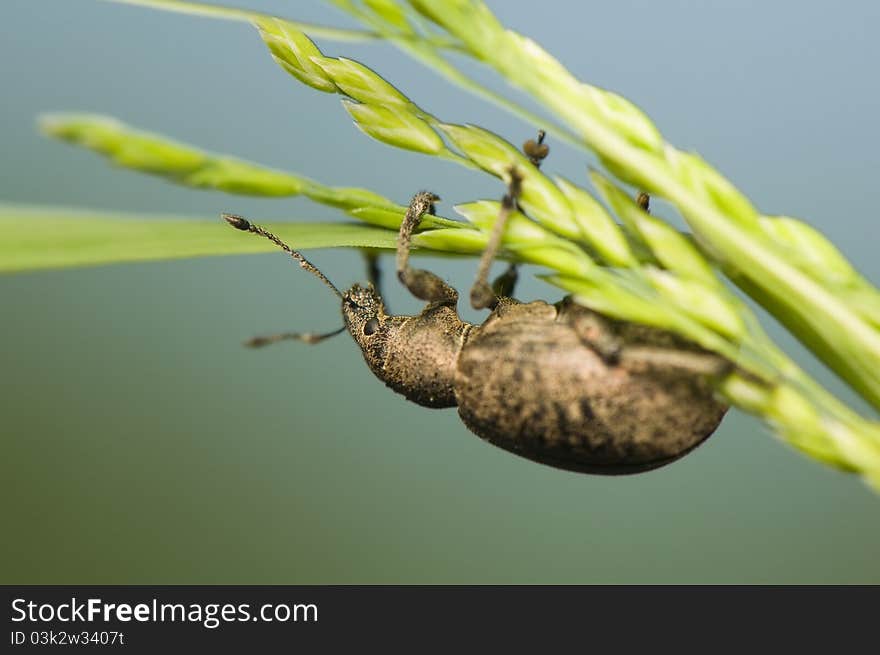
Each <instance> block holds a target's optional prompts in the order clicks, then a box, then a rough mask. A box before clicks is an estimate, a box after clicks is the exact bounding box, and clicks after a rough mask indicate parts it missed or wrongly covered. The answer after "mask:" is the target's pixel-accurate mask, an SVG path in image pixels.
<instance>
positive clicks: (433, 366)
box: [223, 141, 728, 474]
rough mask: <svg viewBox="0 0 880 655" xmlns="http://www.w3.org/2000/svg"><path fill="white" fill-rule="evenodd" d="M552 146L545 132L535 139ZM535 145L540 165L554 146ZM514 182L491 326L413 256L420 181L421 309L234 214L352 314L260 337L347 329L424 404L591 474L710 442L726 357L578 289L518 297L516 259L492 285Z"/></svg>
mask: <svg viewBox="0 0 880 655" xmlns="http://www.w3.org/2000/svg"><path fill="white" fill-rule="evenodd" d="M535 145H536V146H537V145H540V141H539V142H538V143H537V144H535ZM532 150H534V153H533V154H535V155H538V156H536V158H535V159H536V161H534V162H533V163H535V164H536V165H537V164H539V163H540V160H541V159H542V158H543V156H546V152H545V151H544V149H543V148H542V149H536V148H532ZM519 183H520V178H519V175H518V174H517V173H516V171H511V184H510V189H509V191H508V194H507V195H506V196H505V197H504V201H503V202H502V208H501V213H500V215H499V218H498V220H497V221H496V225H495V229H494V230H493V234H492V236H491V237H490V239H489V245H488V246H487V248H486V251H485V252H484V253H483V257H482V259H481V262H480V267H479V272H478V275H477V281H476V283H475V284H474V287H473V289H472V291H471V303H472V305H473V306H474V307H475V308H477V309H480V308H489V309H491V313H490V314H489V316H488V318H487V319H486V320H485V322H484V323H483V324H482V325H474V324H471V323H467V322H465V321H463V320H462V319H461V318H460V317H459V315H458V312H457V309H456V307H457V302H458V292H457V291H456V290H455V289H454V288H452V287H451V286H449V285H448V284H446V282H444V281H443V280H442V279H441V278H440V277H438V276H437V275H435V274H433V273H431V272H429V271H424V270H418V269H413V268H412V267H410V264H409V255H410V243H411V236H412V233H413V230H414V229H415V228H416V227H417V226H418V224H419V221H420V220H421V217H422V215H423V214H425V213H429V212H431V213H432V212H433V204H434V202H435V201H436V200H439V198H438V197H437V196H435V195H434V194H432V193H429V192H424V191H423V192H420V193H417V194H416V195H415V196H414V197H413V199H412V201H411V203H410V206H409V209H408V211H407V213H406V217H405V218H404V220H403V223H402V224H401V226H400V232H399V235H398V240H397V274H398V278H399V279H400V281H401V282H402V283H403V284H404V286H406V288H407V289H409V291H410V292H411V293H412V294H413V295H414V296H416V297H417V298H420V299H422V300H425V301H427V302H428V305H427V306H426V307H425V309H424V310H423V311H422V312H421V313H420V314H418V315H417V316H393V315H389V314H387V313H386V311H385V305H384V303H383V301H382V297H381V295H380V294H379V292H378V291H377V289H376V287H375V286H374V284H373V283H372V282H371V283H369V284H368V285H367V286H366V287H362V286H360V285H357V284H356V285H354V286H353V287H352V288H351V289H349V290H348V291H346V292H345V293H341V292H340V291H339V290H338V289H337V288H336V287H335V286H334V285H333V284H332V283H331V282H330V281H329V280H328V279H327V278H326V277H325V276H324V275H323V274H322V273H321V272H320V271H319V270H318V269H317V268H316V267H315V266H313V265H312V264H311V263H309V262H308V261H307V260H306V259H305V258H304V257H303V256H302V255H301V254H300V253H298V252H297V251H295V250H293V249H291V248H290V247H288V246H287V245H285V244H284V243H283V242H281V241H280V240H279V239H278V238H277V237H275V236H274V235H272V234H270V233H268V232H266V231H265V230H263V229H262V228H260V227H258V226H256V225H253V224H252V223H250V222H249V221H248V220H246V219H244V218H242V217H240V216H233V215H229V214H224V215H223V216H224V218H225V219H226V221H227V222H228V223H229V224H230V225H232V226H233V227H235V228H237V229H239V230H244V231H247V232H252V233H254V234H258V235H261V236H264V237H266V238H269V239H270V240H272V241H273V242H274V243H276V244H277V245H279V246H280V247H281V248H283V249H284V250H285V251H286V252H287V253H289V254H290V255H291V256H292V257H294V258H295V259H297V260H298V261H299V263H300V265H301V266H302V267H303V268H305V269H306V270H308V271H310V272H311V273H313V274H314V275H316V276H317V277H318V278H320V279H321V280H322V281H323V282H324V283H325V284H326V285H327V286H329V287H330V288H331V289H332V290H333V291H334V293H335V294H336V295H337V296H338V297H339V298H340V299H341V301H342V315H343V318H344V326H343V327H341V328H339V329H338V330H336V331H333V332H330V333H327V334H312V333H305V334H300V333H284V334H278V335H273V336H270V337H259V338H257V339H252V340H251V341H250V342H249V343H250V345H254V346H260V345H264V344H268V343H273V342H276V341H280V340H284V339H297V340H300V341H306V342H309V343H317V342H318V341H321V340H323V339H325V338H327V337H330V336H333V335H335V334H339V333H340V332H342V331H344V330H346V329H347V330H348V332H349V333H350V334H351V336H352V338H353V339H354V340H355V342H356V343H357V345H358V346H359V347H360V349H361V352H362V353H363V356H364V359H365V360H366V362H367V365H368V366H369V367H370V369H371V370H372V371H373V373H374V374H375V375H376V377H378V378H379V379H380V380H382V381H383V382H384V383H385V384H386V385H388V386H389V387H391V388H392V389H393V390H394V391H397V392H398V393H400V394H403V395H404V396H405V397H406V398H407V399H409V400H411V401H413V402H415V403H418V404H419V405H422V406H424V407H434V408H443V407H458V413H459V416H460V417H461V419H462V421H463V422H464V424H465V425H466V426H467V427H468V428H469V429H470V430H471V431H473V432H474V433H475V434H477V435H479V436H480V437H482V438H483V439H485V440H486V441H488V442H490V443H492V444H494V445H496V446H499V447H501V448H503V449H505V450H508V451H510V452H513V453H515V454H517V455H520V456H522V457H526V458H528V459H531V460H534V461H537V462H541V463H544V464H549V465H551V466H555V467H558V468H561V469H567V470H570V471H578V472H583V473H601V474H624V473H638V472H641V471H647V470H650V469H654V468H657V467H660V466H663V465H665V464H668V463H670V462H672V461H674V460H676V459H678V458H680V457H682V456H683V455H685V454H686V453H688V452H689V451H691V450H692V449H693V448H695V447H696V446H698V445H699V444H700V443H701V442H703V441H704V440H705V439H706V438H707V437H709V435H711V434H712V432H713V431H714V430H715V428H716V427H717V426H718V424H719V423H720V421H721V419H722V418H723V416H724V413H725V412H726V410H727V407H726V406H725V405H723V404H722V403H721V402H719V401H718V400H716V398H715V397H714V395H713V392H712V386H711V383H710V379H711V377H712V376H715V375H718V374H720V373H722V372H723V371H724V370H726V369H727V366H728V364H727V362H726V360H723V359H721V358H719V357H717V356H715V355H713V354H711V353H708V352H706V351H703V350H701V349H700V348H699V347H697V346H696V345H694V344H692V343H690V342H687V341H685V340H684V339H682V338H680V337H678V336H677V335H675V334H673V333H671V332H666V331H663V330H660V329H656V328H650V327H647V326H643V325H638V324H634V323H628V322H624V321H619V320H611V319H608V318H605V317H603V316H601V315H599V314H597V313H595V312H593V311H591V310H589V309H587V308H585V307H583V306H581V305H579V304H576V303H575V302H574V301H572V300H571V299H569V298H566V299H564V300H562V301H560V302H558V303H556V304H553V305H551V304H548V303H546V302H544V301H535V302H529V303H520V302H518V301H516V300H514V299H513V298H512V297H511V296H512V293H513V286H514V284H515V281H516V272H515V269H514V268H513V267H511V268H510V269H508V271H507V272H506V273H505V274H503V275H502V276H501V277H500V278H499V279H498V280H496V282H495V283H494V284H493V285H492V286H490V285H489V284H488V283H487V275H488V271H489V264H490V263H491V261H492V258H493V257H494V255H495V253H496V251H497V250H498V246H499V244H500V236H501V233H502V230H503V228H504V224H505V222H506V220H507V217H508V216H509V214H510V213H511V211H512V210H513V209H514V207H516V198H517V196H518V192H519Z"/></svg>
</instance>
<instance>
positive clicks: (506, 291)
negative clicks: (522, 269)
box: [492, 262, 519, 298]
mask: <svg viewBox="0 0 880 655" xmlns="http://www.w3.org/2000/svg"><path fill="white" fill-rule="evenodd" d="M518 279H519V274H518V273H517V270H516V263H514V262H511V263H510V265H508V267H507V269H506V270H505V271H504V272H503V273H502V274H501V275H499V276H498V277H496V278H495V280H494V281H493V282H492V293H494V294H495V296H496V297H497V298H512V297H513V291H514V289H515V288H516V281H517V280H518Z"/></svg>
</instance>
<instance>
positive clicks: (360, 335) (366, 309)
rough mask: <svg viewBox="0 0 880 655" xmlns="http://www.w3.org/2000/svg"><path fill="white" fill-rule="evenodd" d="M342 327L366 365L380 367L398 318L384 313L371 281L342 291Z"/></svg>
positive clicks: (380, 300)
mask: <svg viewBox="0 0 880 655" xmlns="http://www.w3.org/2000/svg"><path fill="white" fill-rule="evenodd" d="M342 316H343V318H344V319H345V327H346V328H348V331H349V333H350V334H351V336H352V338H353V339H354V341H355V343H356V344H357V345H358V347H360V349H361V350H362V351H363V353H364V358H365V359H366V360H367V364H369V366H370V368H373V369H376V368H379V369H381V367H382V365H383V364H384V362H385V354H386V351H387V344H388V340H389V338H390V337H391V336H392V335H393V334H394V333H396V332H397V330H398V329H399V327H400V324H401V317H398V316H389V315H388V314H386V313H385V304H384V303H383V302H382V297H381V296H380V295H379V293H378V292H377V291H376V289H375V288H374V287H373V285H372V284H367V285H366V286H363V287H362V286H361V285H359V284H355V285H354V286H353V287H351V289H349V290H348V291H346V292H345V293H344V294H342Z"/></svg>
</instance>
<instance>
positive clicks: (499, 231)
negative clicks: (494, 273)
mask: <svg viewBox="0 0 880 655" xmlns="http://www.w3.org/2000/svg"><path fill="white" fill-rule="evenodd" d="M521 187H522V176H520V174H519V172H518V171H517V170H516V168H515V167H513V168H511V169H510V184H509V185H508V188H507V193H506V194H505V196H504V198H502V200H501V210H500V211H499V212H498V218H497V219H495V225H493V226H492V233H491V234H490V235H489V242H488V243H487V244H486V249H485V250H484V251H483V254H482V256H481V257H480V265H479V267H478V268H477V279H476V280H475V281H474V286H472V287H471V307H473V308H474V309H486V308H488V309H494V308H495V306H496V305H497V304H498V295H496V293H495V292H494V291H493V290H492V287H490V286H489V268H490V267H491V266H492V260H494V259H495V255H497V254H498V249H499V248H500V247H501V238H502V237H503V236H504V228H505V227H507V221H508V219H509V218H510V215H511V214H512V213H513V211H514V210H515V209H516V201H517V199H518V198H519V194H520V191H521ZM514 279H515V278H514Z"/></svg>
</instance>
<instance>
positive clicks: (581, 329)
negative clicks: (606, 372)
mask: <svg viewBox="0 0 880 655" xmlns="http://www.w3.org/2000/svg"><path fill="white" fill-rule="evenodd" d="M565 315H566V318H567V320H568V323H569V324H570V325H571V327H572V328H573V329H574V331H575V332H577V334H578V336H580V338H581V340H582V341H583V342H584V343H585V344H586V345H587V346H589V347H590V348H592V349H593V350H594V351H595V352H596V354H597V355H599V356H600V357H601V358H602V359H603V360H604V361H605V363H606V364H616V363H617V362H618V361H620V358H621V353H622V352H623V343H622V342H621V340H620V338H619V337H618V336H617V335H616V334H615V333H614V330H613V329H612V328H611V325H610V324H609V323H608V321H606V320H605V319H604V318H602V317H601V316H599V315H598V314H596V313H595V312H591V311H590V310H588V309H583V310H581V308H578V311H572V312H566V313H565Z"/></svg>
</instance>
